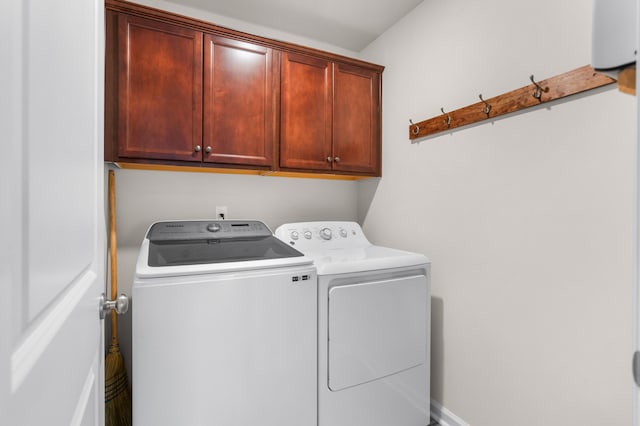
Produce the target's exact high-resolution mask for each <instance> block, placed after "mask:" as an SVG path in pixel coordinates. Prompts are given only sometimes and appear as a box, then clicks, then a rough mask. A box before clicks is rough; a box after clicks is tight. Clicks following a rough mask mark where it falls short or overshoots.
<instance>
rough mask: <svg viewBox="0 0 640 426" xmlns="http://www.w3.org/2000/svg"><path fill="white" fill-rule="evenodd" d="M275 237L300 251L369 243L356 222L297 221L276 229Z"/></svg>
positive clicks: (361, 245)
mask: <svg viewBox="0 0 640 426" xmlns="http://www.w3.org/2000/svg"><path fill="white" fill-rule="evenodd" d="M275 235H276V237H278V238H279V239H281V240H282V241H284V242H286V243H288V244H289V245H291V246H294V247H296V248H297V249H299V250H302V251H305V250H306V251H315V250H325V249H332V248H341V249H342V248H353V247H367V246H370V245H371V243H370V242H369V240H367V238H366V237H365V236H364V232H362V228H361V227H360V225H358V224H357V223H356V222H338V221H330V222H298V223H288V224H285V225H282V226H280V227H278V229H276V232H275Z"/></svg>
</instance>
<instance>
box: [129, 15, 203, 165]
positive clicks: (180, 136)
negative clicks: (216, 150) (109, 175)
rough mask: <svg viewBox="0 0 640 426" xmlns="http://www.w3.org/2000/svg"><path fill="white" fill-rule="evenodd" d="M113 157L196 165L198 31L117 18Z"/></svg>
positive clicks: (199, 113)
mask: <svg viewBox="0 0 640 426" xmlns="http://www.w3.org/2000/svg"><path fill="white" fill-rule="evenodd" d="M118 63H119V64H120V69H119V71H118V95H119V96H118V156H119V157H130V158H149V159H163V160H186V161H201V159H202V154H201V152H199V151H200V146H201V145H202V33H201V32H199V31H193V30H190V29H187V28H182V27H178V26H175V25H169V24H165V23H161V22H157V21H153V20H149V19H144V18H139V17H135V16H128V15H124V14H121V15H119V16H118Z"/></svg>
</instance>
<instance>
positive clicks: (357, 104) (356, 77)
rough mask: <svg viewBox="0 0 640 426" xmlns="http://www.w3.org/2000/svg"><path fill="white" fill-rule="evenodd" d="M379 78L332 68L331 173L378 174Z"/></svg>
mask: <svg viewBox="0 0 640 426" xmlns="http://www.w3.org/2000/svg"><path fill="white" fill-rule="evenodd" d="M379 82H380V74H378V73H377V72H374V71H371V70H367V69H363V68H360V67H354V66H352V65H343V64H336V65H335V66H334V83H333V84H334V95H333V157H334V162H333V163H334V164H333V168H334V169H335V170H340V171H345V172H364V173H379V166H380V162H379V158H380V135H379V131H380V123H379V120H378V117H379V103H378V102H379V98H380V92H379V87H380V83H379Z"/></svg>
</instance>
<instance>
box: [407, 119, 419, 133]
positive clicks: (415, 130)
mask: <svg viewBox="0 0 640 426" xmlns="http://www.w3.org/2000/svg"><path fill="white" fill-rule="evenodd" d="M409 123H411V125H412V126H415V127H414V128H413V129H411V133H413V134H414V135H417V134H418V133H420V126H418V125H417V124H414V123H413V120H412V119H409Z"/></svg>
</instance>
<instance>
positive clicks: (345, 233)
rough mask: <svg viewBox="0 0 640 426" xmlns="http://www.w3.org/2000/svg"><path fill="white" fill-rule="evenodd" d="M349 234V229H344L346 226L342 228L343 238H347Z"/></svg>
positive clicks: (341, 234)
mask: <svg viewBox="0 0 640 426" xmlns="http://www.w3.org/2000/svg"><path fill="white" fill-rule="evenodd" d="M347 235H348V234H347V230H346V229H344V228H340V236H341V237H342V238H347Z"/></svg>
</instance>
